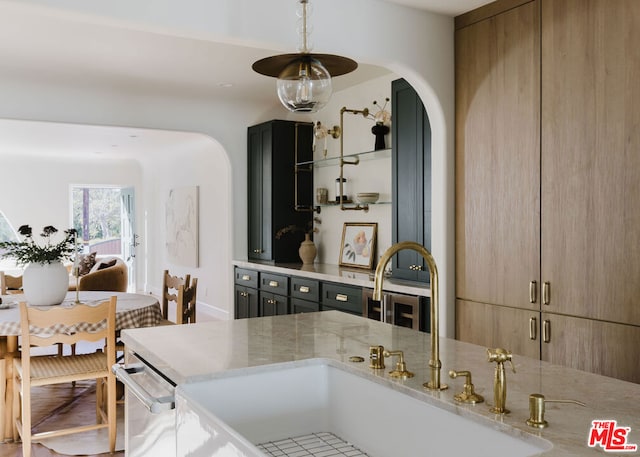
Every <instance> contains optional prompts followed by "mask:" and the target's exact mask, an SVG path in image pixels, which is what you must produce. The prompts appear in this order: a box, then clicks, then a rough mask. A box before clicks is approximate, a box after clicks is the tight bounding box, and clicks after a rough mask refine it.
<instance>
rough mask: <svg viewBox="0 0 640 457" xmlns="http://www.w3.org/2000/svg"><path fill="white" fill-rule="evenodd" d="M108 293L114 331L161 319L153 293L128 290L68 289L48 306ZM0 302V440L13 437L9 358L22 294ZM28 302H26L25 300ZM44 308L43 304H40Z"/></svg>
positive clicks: (100, 298) (15, 348)
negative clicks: (113, 302)
mask: <svg viewBox="0 0 640 457" xmlns="http://www.w3.org/2000/svg"><path fill="white" fill-rule="evenodd" d="M112 296H116V297H117V301H116V330H117V331H119V330H122V329H126V328H138V327H152V326H155V325H158V323H160V322H161V321H162V309H161V308H160V303H159V302H158V299H157V298H156V297H154V296H153V295H148V294H136V293H128V292H108V291H82V292H79V293H77V292H69V293H68V294H67V295H66V297H65V299H64V301H63V302H62V303H60V304H57V305H51V306H68V307H70V306H74V305H75V304H76V303H77V302H80V303H84V304H93V303H95V304H97V303H99V302H101V301H104V300H107V299H109V298H110V297H112ZM0 298H2V303H0V441H10V440H12V439H13V424H12V423H11V422H12V414H13V402H12V396H13V380H12V373H13V358H14V357H15V356H16V355H18V354H19V349H18V337H19V336H20V332H21V327H20V306H19V303H20V302H22V301H26V300H25V296H24V295H23V294H11V295H2V296H0ZM27 304H28V302H27ZM42 308H45V307H42ZM43 330H44V331H46V332H51V331H55V332H60V333H64V332H68V331H69V329H67V328H65V327H64V326H55V327H51V328H49V329H43Z"/></svg>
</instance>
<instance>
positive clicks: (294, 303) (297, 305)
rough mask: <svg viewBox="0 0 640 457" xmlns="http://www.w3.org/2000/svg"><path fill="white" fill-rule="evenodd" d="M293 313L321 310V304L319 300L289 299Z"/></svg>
mask: <svg viewBox="0 0 640 457" xmlns="http://www.w3.org/2000/svg"><path fill="white" fill-rule="evenodd" d="M289 304H290V305H291V306H290V309H291V314H300V313H314V312H316V311H320V304H319V303H318V302H313V301H308V300H301V299H299V298H291V299H289Z"/></svg>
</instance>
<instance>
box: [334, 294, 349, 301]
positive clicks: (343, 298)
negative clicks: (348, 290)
mask: <svg viewBox="0 0 640 457" xmlns="http://www.w3.org/2000/svg"><path fill="white" fill-rule="evenodd" d="M336 300H337V301H348V300H349V297H348V296H347V295H345V294H337V295H336Z"/></svg>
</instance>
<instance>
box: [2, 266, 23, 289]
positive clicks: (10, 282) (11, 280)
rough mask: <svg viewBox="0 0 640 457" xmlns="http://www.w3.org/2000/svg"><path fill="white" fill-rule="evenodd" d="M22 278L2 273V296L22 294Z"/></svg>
mask: <svg viewBox="0 0 640 457" xmlns="http://www.w3.org/2000/svg"><path fill="white" fill-rule="evenodd" d="M21 293H22V276H11V275H8V274H6V273H5V272H4V271H0V295H7V294H21Z"/></svg>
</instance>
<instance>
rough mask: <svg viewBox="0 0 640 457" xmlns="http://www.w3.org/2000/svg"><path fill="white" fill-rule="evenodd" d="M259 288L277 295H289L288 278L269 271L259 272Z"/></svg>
mask: <svg viewBox="0 0 640 457" xmlns="http://www.w3.org/2000/svg"><path fill="white" fill-rule="evenodd" d="M260 290H265V291H269V292H273V293H274V294H279V295H289V278H288V277H287V276H282V275H274V274H271V273H261V274H260Z"/></svg>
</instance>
